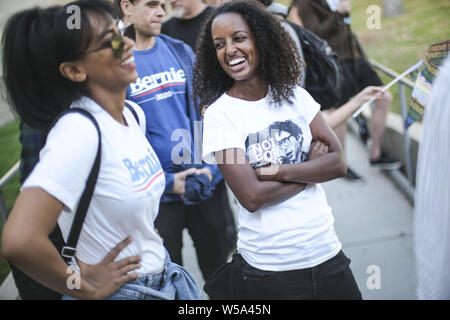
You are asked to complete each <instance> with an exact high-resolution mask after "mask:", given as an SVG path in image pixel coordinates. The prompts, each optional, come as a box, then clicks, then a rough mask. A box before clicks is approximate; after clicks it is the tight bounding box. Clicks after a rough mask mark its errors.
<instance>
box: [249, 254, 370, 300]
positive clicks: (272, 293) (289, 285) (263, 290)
mask: <svg viewBox="0 0 450 320" xmlns="http://www.w3.org/2000/svg"><path fill="white" fill-rule="evenodd" d="M241 259H242V260H243V263H242V276H241V277H242V283H241V285H242V298H243V299H251V300H305V299H309V300H361V299H362V296H361V292H360V291H359V289H358V285H357V284H356V281H355V278H354V276H353V273H352V271H351V269H350V259H348V258H347V257H346V256H345V254H344V253H343V252H342V251H340V252H339V253H338V254H337V255H336V256H335V257H333V258H331V259H330V260H328V261H325V262H324V263H321V264H320V265H318V266H315V267H312V268H306V269H299V270H292V271H281V272H273V271H263V270H259V269H257V268H254V267H252V266H251V265H249V264H248V263H247V262H245V260H244V259H243V258H242V257H241Z"/></svg>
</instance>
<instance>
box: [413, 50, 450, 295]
mask: <svg viewBox="0 0 450 320" xmlns="http://www.w3.org/2000/svg"><path fill="white" fill-rule="evenodd" d="M449 83H450V58H447V59H446V61H445V63H444V64H443V66H442V67H441V70H440V72H439V73H438V76H437V78H436V79H435V80H434V82H433V87H432V89H431V95H430V98H429V101H428V104H427V106H426V108H425V118H424V121H423V133H422V141H421V143H420V147H419V154H418V169H417V183H416V186H417V187H416V197H415V204H414V235H415V237H414V244H415V254H416V266H417V271H416V272H417V295H418V298H419V299H426V300H430V299H436V300H450V272H449V266H450V165H449V159H450V129H449V128H450V127H449V125H448V124H449V122H450V108H449V101H450V91H449V90H448V84H449Z"/></svg>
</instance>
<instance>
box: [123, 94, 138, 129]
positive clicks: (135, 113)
mask: <svg viewBox="0 0 450 320" xmlns="http://www.w3.org/2000/svg"><path fill="white" fill-rule="evenodd" d="M125 107H127V108H128V110H130V111H131V113H132V114H133V117H134V118H135V119H136V122H137V123H138V124H139V125H140V124H141V123H140V122H139V117H138V114H137V112H136V110H134V108H133V107H132V106H131V105H130V104H129V103H128V101H126V100H125Z"/></svg>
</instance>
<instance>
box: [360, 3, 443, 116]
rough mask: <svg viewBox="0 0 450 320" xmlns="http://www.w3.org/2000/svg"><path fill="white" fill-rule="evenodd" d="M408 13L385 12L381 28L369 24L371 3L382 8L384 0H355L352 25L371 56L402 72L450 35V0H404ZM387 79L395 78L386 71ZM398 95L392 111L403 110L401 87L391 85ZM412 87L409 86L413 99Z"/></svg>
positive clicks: (383, 77)
mask: <svg viewBox="0 0 450 320" xmlns="http://www.w3.org/2000/svg"><path fill="white" fill-rule="evenodd" d="M403 4H404V8H405V13H404V14H402V15H399V16H396V17H391V18H384V17H383V16H381V29H374V30H370V29H369V28H368V27H367V19H368V17H369V14H367V13H366V10H367V7H368V6H369V5H378V6H380V8H382V0H358V1H353V12H352V18H353V25H352V29H353V30H354V32H355V33H356V34H357V36H358V38H359V40H360V42H361V44H362V46H363V48H364V50H365V52H366V54H367V56H368V57H369V58H372V59H374V60H376V61H378V62H379V63H381V64H383V65H385V66H387V67H389V68H391V69H393V70H394V71H396V72H398V73H402V72H403V71H405V70H406V69H408V68H409V67H411V66H412V65H414V64H415V63H417V62H419V61H420V60H422V59H424V58H425V54H426V50H427V49H428V47H429V46H430V45H431V44H434V43H437V42H441V41H444V40H447V39H450V28H449V22H450V18H449V17H450V0H404V1H403ZM379 74H380V76H381V79H382V81H383V83H385V84H387V83H389V82H390V81H391V80H392V78H389V77H387V76H385V75H382V74H381V73H379ZM390 91H391V93H392V94H393V96H394V101H393V104H392V111H393V112H396V113H400V105H399V100H398V88H397V86H394V87H392V88H391V89H390ZM411 92H412V91H411V90H410V89H407V90H406V97H407V99H408V100H409V97H411Z"/></svg>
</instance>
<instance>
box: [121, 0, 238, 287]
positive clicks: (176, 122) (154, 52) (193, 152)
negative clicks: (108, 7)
mask: <svg viewBox="0 0 450 320" xmlns="http://www.w3.org/2000/svg"><path fill="white" fill-rule="evenodd" d="M116 4H117V5H118V6H119V7H120V9H121V13H122V15H123V18H124V20H126V21H127V22H129V23H131V24H133V28H134V35H135V47H134V60H135V64H136V70H137V72H138V75H139V77H138V79H137V80H136V81H135V82H134V83H132V84H130V86H129V88H128V90H127V99H129V100H132V101H134V102H136V103H137V104H139V106H140V107H141V108H142V109H143V110H144V113H145V115H146V122H147V123H146V124H147V132H146V136H147V139H148V140H149V142H150V144H151V145H152V147H153V149H154V150H155V152H156V154H157V155H158V158H159V160H160V162H161V165H162V167H163V169H164V173H165V177H166V188H165V191H164V194H163V196H162V198H161V205H160V210H159V213H158V217H157V219H156V220H155V226H156V228H157V229H158V231H159V233H160V234H161V237H162V238H163V239H164V245H165V246H166V248H167V250H168V251H169V254H170V256H171V259H172V261H174V262H176V263H178V264H182V259H181V249H182V245H183V244H182V231H183V229H184V228H185V227H187V228H188V230H189V233H190V235H191V237H192V239H193V242H194V245H195V247H196V251H197V257H198V262H199V265H200V269H201V271H202V273H203V277H204V278H205V279H206V278H207V277H208V276H209V275H210V274H211V273H212V272H213V271H214V270H215V269H216V268H217V267H219V266H220V265H222V264H224V263H225V262H226V259H227V256H228V254H229V253H230V249H231V247H232V246H234V243H235V241H236V240H235V239H236V232H235V227H234V220H233V217H232V213H231V209H230V205H229V202H228V197H227V193H226V189H225V183H224V181H223V177H222V175H221V174H220V171H219V169H218V167H217V166H215V165H214V166H212V165H208V164H204V163H203V162H202V161H201V136H202V135H201V131H202V124H201V118H200V116H199V114H198V112H197V110H196V109H195V107H194V103H193V101H192V98H191V97H192V76H193V65H194V53H193V51H192V49H191V48H190V47H189V46H188V45H186V44H184V43H183V42H181V41H179V40H175V39H173V38H171V37H168V36H166V35H161V34H160V32H161V23H162V17H163V16H164V14H165V12H164V4H165V2H164V1H162V0H134V1H132V0H116ZM127 32H128V31H127ZM202 174H203V178H202V183H203V184H205V183H206V186H205V187H206V189H208V188H209V189H210V190H212V192H210V193H208V195H207V196H204V197H203V198H202V199H203V200H201V201H198V202H196V203H195V204H192V202H188V201H187V197H188V192H189V191H190V188H191V186H192V185H193V184H192V183H189V184H187V183H186V181H187V180H188V179H191V178H192V177H194V178H195V176H196V175H202ZM191 181H192V179H191ZM202 190H204V189H203V188H202ZM194 191H198V190H194ZM194 193H196V192H194ZM189 194H192V193H191V192H189ZM206 198H207V199H206ZM230 219H231V220H230ZM226 226H231V228H232V229H231V230H230V228H228V230H227V228H226Z"/></svg>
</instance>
